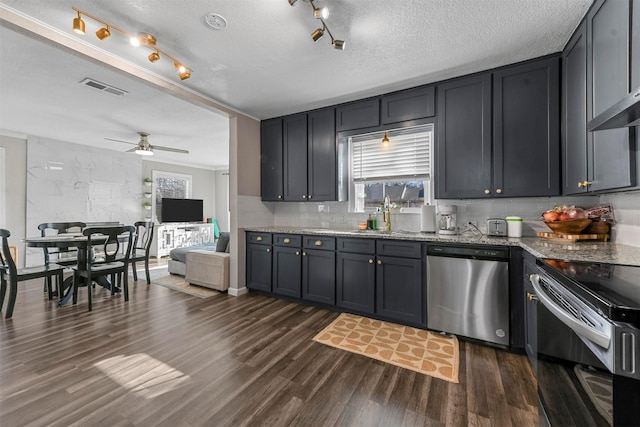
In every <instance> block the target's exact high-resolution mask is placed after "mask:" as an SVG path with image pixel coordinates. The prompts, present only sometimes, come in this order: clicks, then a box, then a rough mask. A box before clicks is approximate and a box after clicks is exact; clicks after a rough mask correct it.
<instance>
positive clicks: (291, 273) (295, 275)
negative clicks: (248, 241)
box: [272, 234, 302, 298]
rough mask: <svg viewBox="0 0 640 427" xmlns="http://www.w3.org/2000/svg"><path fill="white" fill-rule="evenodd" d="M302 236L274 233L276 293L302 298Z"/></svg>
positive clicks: (274, 287)
mask: <svg viewBox="0 0 640 427" xmlns="http://www.w3.org/2000/svg"><path fill="white" fill-rule="evenodd" d="M301 243H302V238H301V236H299V235H288V234H274V236H273V282H272V289H273V293H274V294H279V295H285V296H288V297H293V298H300V296H301V295H302V285H301V281H300V279H301V277H302V264H301V256H302V250H301V248H300V245H301Z"/></svg>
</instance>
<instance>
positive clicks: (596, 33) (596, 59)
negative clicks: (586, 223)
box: [587, 0, 636, 191]
mask: <svg viewBox="0 0 640 427" xmlns="http://www.w3.org/2000/svg"><path fill="white" fill-rule="evenodd" d="M630 17H631V5H630V1H629V0H607V1H605V0H599V1H597V2H596V3H595V4H594V5H593V6H592V8H591V9H590V10H589V13H588V14H587V82H588V84H587V120H591V119H592V118H593V117H594V116H596V115H598V114H600V113H601V112H603V111H604V110H606V109H607V108H609V107H611V106H612V105H613V104H615V103H616V102H617V101H619V100H620V99H622V97H623V96H625V95H627V94H628V93H629V91H630V75H629V73H630V69H629V67H630V51H629V45H630V41H631V29H630ZM631 136H632V131H631V129H630V128H622V129H610V130H602V131H596V132H589V133H588V135H587V145H588V147H587V152H588V153H589V155H591V158H590V159H589V158H588V167H587V170H588V174H589V175H588V178H587V180H588V186H589V187H588V188H589V190H590V191H600V190H609V189H615V188H624V187H630V186H634V185H635V179H636V170H635V167H636V164H635V161H636V156H635V141H632V139H631Z"/></svg>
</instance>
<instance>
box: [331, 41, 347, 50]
mask: <svg viewBox="0 0 640 427" xmlns="http://www.w3.org/2000/svg"><path fill="white" fill-rule="evenodd" d="M331 44H332V45H333V47H334V48H335V49H337V50H344V40H334V41H333V42H331Z"/></svg>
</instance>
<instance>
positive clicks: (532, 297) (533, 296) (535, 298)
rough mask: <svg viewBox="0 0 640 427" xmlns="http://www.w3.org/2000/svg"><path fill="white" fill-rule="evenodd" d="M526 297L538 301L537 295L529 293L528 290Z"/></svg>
mask: <svg viewBox="0 0 640 427" xmlns="http://www.w3.org/2000/svg"><path fill="white" fill-rule="evenodd" d="M527 299H528V300H529V301H538V297H537V296H535V295H534V294H532V293H530V292H527Z"/></svg>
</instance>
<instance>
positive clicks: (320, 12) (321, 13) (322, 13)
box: [313, 7, 329, 19]
mask: <svg viewBox="0 0 640 427" xmlns="http://www.w3.org/2000/svg"><path fill="white" fill-rule="evenodd" d="M313 16H315V17H316V18H317V19H327V18H328V17H329V9H328V8H326V7H319V8H314V9H313Z"/></svg>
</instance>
